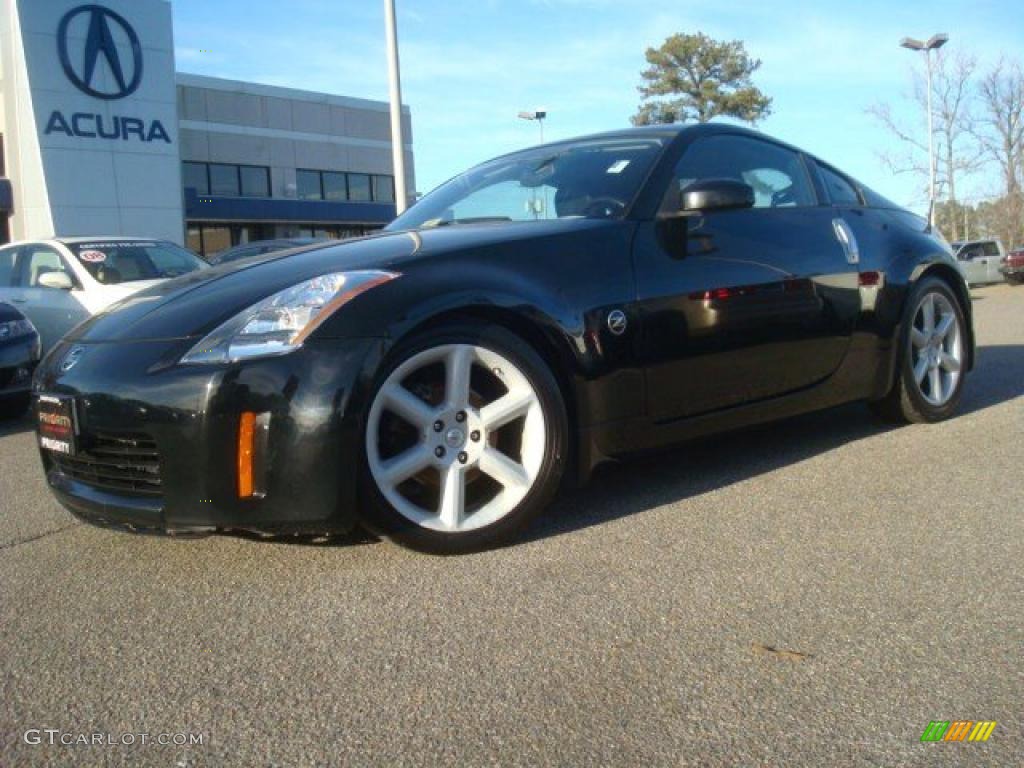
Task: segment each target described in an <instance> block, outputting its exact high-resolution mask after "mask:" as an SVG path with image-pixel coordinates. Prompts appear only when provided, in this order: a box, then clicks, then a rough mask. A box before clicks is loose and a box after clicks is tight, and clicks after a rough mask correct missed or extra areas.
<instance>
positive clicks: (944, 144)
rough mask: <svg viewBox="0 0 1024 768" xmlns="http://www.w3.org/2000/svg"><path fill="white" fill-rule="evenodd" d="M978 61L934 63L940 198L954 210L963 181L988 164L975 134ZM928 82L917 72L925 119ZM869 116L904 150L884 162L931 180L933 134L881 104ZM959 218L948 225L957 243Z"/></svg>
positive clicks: (948, 58) (958, 58) (962, 58)
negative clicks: (974, 84) (930, 140)
mask: <svg viewBox="0 0 1024 768" xmlns="http://www.w3.org/2000/svg"><path fill="white" fill-rule="evenodd" d="M976 68H977V62H976V61H975V59H974V57H973V56H967V55H964V54H962V53H958V54H956V55H949V54H947V53H946V52H944V51H938V52H936V54H935V59H934V61H933V64H932V117H933V120H934V137H935V154H936V161H935V164H936V180H935V184H936V195H937V196H942V195H945V197H946V200H947V202H948V203H949V205H948V206H947V208H948V210H950V211H952V210H956V209H957V181H958V180H959V179H962V178H963V177H964V176H965V175H968V174H970V173H973V172H974V171H976V170H977V169H978V168H979V167H980V166H981V164H982V158H981V153H980V152H979V150H978V147H977V142H976V141H975V139H974V134H973V130H972V129H973V115H972V92H971V81H972V79H973V77H974V72H975V69H976ZM927 87H928V86H927V79H926V77H925V75H924V74H923V72H922V71H921V69H920V68H917V67H915V68H914V70H913V90H912V92H911V96H910V98H911V100H912V101H913V102H914V103H915V104H916V105H917V106H918V107H919V108H920V111H921V114H922V115H923V116H924V119H927V115H928V91H927ZM868 113H869V114H871V115H874V117H875V118H877V119H878V121H879V122H880V123H881V124H882V125H883V126H884V127H885V128H886V129H887V130H888V131H889V133H891V134H892V135H893V136H895V137H896V138H897V139H898V140H899V141H900V142H901V143H902V145H903V151H902V152H897V153H882V154H881V159H882V162H883V163H884V164H885V165H886V167H888V168H889V170H890V171H892V172H893V173H899V174H903V173H912V174H914V175H915V176H919V177H921V178H922V179H927V178H928V175H929V173H928V136H927V131H925V130H922V129H920V128H919V127H917V126H916V125H915V126H906V125H903V124H902V123H900V122H899V121H898V120H897V119H896V118H895V117H893V114H892V108H891V106H890V105H889V104H886V103H878V104H874V105H872V106H871V107H869V108H868ZM958 218H959V217H956V216H950V217H949V219H948V222H944V223H946V224H947V225H948V226H949V230H947V231H949V232H950V233H951V234H952V238H953V239H954V240H955V239H957V236H958V231H959V229H960V227H959V223H958Z"/></svg>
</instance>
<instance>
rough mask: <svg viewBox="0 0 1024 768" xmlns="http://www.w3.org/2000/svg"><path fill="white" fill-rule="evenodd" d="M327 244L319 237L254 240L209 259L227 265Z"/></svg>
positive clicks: (227, 249) (215, 263) (213, 262)
mask: <svg viewBox="0 0 1024 768" xmlns="http://www.w3.org/2000/svg"><path fill="white" fill-rule="evenodd" d="M323 242H327V241H326V240H324V239H323V238H319V237H293V238H288V239H281V240H254V241H252V242H251V243H243V244H241V245H236V246H234V247H232V248H226V249H224V250H223V251H220V252H219V253H215V254H214V255H213V256H211V257H210V263H211V264H214V265H217V264H227V263H228V262H231V261H241V260H242V259H249V258H252V257H253V256H262V255H263V254H265V253H274V252H276V251H287V250H289V249H291V248H301V247H303V246H306V245H314V244H316V243H323Z"/></svg>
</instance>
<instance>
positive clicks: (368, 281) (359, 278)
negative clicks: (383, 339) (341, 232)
mask: <svg viewBox="0 0 1024 768" xmlns="http://www.w3.org/2000/svg"><path fill="white" fill-rule="evenodd" d="M396 277H398V274H397V273H395V272H381V271H377V270H365V271H360V272H334V273H332V274H329V275H321V276H320V277H314V278H313V279H312V280H306V281H305V282H303V283H299V284H298V285H293V286H292V287H291V288H286V289H284V290H283V291H280V292H279V293H275V294H274V295H273V296H268V297H267V298H265V299H264V300H263V301H261V302H258V303H256V304H253V305H252V306H251V307H249V308H248V309H245V310H243V311H241V312H239V313H238V314H237V315H235V316H234V317H233V318H231V319H230V320H228V321H227V322H226V323H224V324H222V325H221V326H219V327H218V328H216V329H215V330H214V331H213V332H212V333H210V334H208V335H207V336H206V338H204V339H203V340H202V341H200V342H199V343H198V344H196V345H195V346H194V347H192V349H190V350H189V351H188V353H187V354H186V355H185V356H184V357H183V358H181V362H183V363H226V362H231V361H234V360H246V359H249V358H253V357H269V356H271V355H285V354H287V353H289V352H292V351H294V350H296V349H298V348H299V347H300V346H302V342H303V341H305V339H306V337H307V336H309V334H311V333H312V332H313V331H314V330H315V329H316V327H317V326H319V325H320V324H321V323H322V322H323V321H324V320H326V319H327V318H328V317H330V316H331V315H332V314H333V313H334V311H335V310H336V309H338V308H339V307H341V306H342V305H344V304H345V303H347V302H348V301H351V300H352V299H354V298H355V297H356V296H358V295H359V294H360V293H363V292H364V291H368V290H369V289H370V288H373V287H374V286H377V285H380V284H381V283H386V282H388V281H389V280H394V279H395V278H396Z"/></svg>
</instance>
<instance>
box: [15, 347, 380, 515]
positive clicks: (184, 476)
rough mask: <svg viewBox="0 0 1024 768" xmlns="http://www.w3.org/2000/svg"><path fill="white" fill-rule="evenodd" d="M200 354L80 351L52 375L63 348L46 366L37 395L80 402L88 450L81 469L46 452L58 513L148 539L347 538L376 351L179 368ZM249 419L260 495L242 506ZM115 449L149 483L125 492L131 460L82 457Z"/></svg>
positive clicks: (304, 353)
mask: <svg viewBox="0 0 1024 768" xmlns="http://www.w3.org/2000/svg"><path fill="white" fill-rule="evenodd" d="M194 343H195V340H194V339H191V340H189V339H185V340H175V341H154V342H118V343H93V344H84V345H82V346H83V347H85V351H84V353H83V354H82V355H81V357H80V358H79V360H78V362H77V363H76V364H75V365H74V366H73V367H72V368H71V369H70V370H68V371H66V372H61V371H60V363H61V362H62V361H63V359H64V357H65V355H66V354H67V351H68V349H69V346H70V345H69V344H68V343H63V342H62V343H61V344H59V345H57V346H56V347H55V348H54V349H53V351H52V352H51V353H50V354H48V355H47V357H46V358H45V359H44V360H43V362H42V364H41V365H40V367H39V369H38V371H37V373H36V376H35V380H34V383H33V392H34V394H35V395H37V396H38V395H39V394H43V393H45V394H54V395H63V396H70V397H72V398H73V399H74V403H75V416H76V421H77V429H78V442H79V445H80V448H81V449H82V450H83V454H81V455H80V456H79V457H76V461H78V462H79V463H73V462H69V460H68V459H66V458H64V457H60V456H56V455H55V454H51V453H50V452H49V451H44V450H40V454H41V457H42V462H43V468H44V470H45V472H46V478H47V482H48V484H49V486H50V488H51V490H52V491H53V493H54V495H55V496H56V497H57V499H58V500H59V501H60V503H61V504H63V505H64V507H66V508H67V509H68V510H69V511H70V512H72V513H73V514H74V515H76V516H77V517H79V518H82V519H84V520H87V521H88V522H93V523H97V524H100V525H106V526H113V527H122V528H126V529H129V530H136V531H142V532H154V533H203V532H210V531H214V530H224V529H233V530H234V529H238V530H251V531H261V532H268V533H291V532H295V533H325V532H344V531H347V530H349V529H351V528H352V526H353V525H354V523H355V519H356V500H357V494H356V489H357V480H358V467H359V462H360V460H361V459H360V457H361V450H360V448H361V429H360V423H361V420H360V414H361V412H362V404H363V398H364V396H365V389H366V386H367V384H368V382H369V377H370V376H371V375H372V372H373V371H374V370H375V368H376V365H377V362H378V361H379V359H380V352H381V348H382V342H381V341H380V340H377V339H348V340H318V341H315V342H314V341H309V342H307V343H306V344H305V345H304V346H303V347H302V348H300V349H298V350H296V351H295V352H293V353H292V354H289V355H284V356H281V357H274V358H267V359H263V360H252V361H247V362H244V363H235V364H226V365H217V366H181V365H176V364H174V361H176V360H178V359H179V358H180V356H181V355H182V354H183V353H184V352H185V351H186V350H187V349H189V348H190V347H191V345H192V344H194ZM243 412H253V413H256V414H259V415H261V416H262V423H264V424H265V425H266V432H265V437H264V439H263V440H262V441H261V443H260V451H261V452H262V453H261V455H260V456H259V463H258V467H259V472H260V478H259V486H260V493H259V494H257V495H254V496H250V497H246V498H239V495H238V487H239V486H238V431H239V421H240V417H241V414H242V413H243ZM103 441H105V442H103ZM111 441H122V442H123V445H127V446H133V445H142V444H144V445H145V446H147V450H151V451H153V453H155V456H156V457H157V458H156V459H154V463H155V464H154V466H151V467H149V469H150V470H151V471H153V472H154V476H153V477H154V479H152V480H150V481H149V482H148V483H147V484H145V485H144V487H143V488H142V489H140V488H139V487H136V486H137V484H135V483H129V482H126V481H125V480H124V478H125V477H126V476H128V477H130V476H133V473H134V474H138V473H137V472H135V470H132V469H125V468H124V467H125V466H126V464H125V463H124V462H127V461H128V460H127V459H123V460H122V459H118V458H117V456H116V455H115V456H114V458H112V459H111V458H110V456H109V454H104V455H105V456H106V458H104V459H103V461H105V462H107V463H106V464H86V463H84V462H86V461H92V460H93V459H94V458H95V456H93V457H91V458H90V453H95V454H96V455H97V456H98V455H100V454H102V453H103V451H104V450H107V451H109V450H110V449H109V447H108V448H106V449H104V448H103V446H107V445H108V444H109V443H110V442H111ZM116 445H117V444H116V443H115V446H116ZM96 446H100V447H96ZM124 450H126V451H128V450H135V449H132V448H125V449H124ZM111 462H113V463H111ZM80 467H85V469H84V470H82V471H79V468H80ZM156 468H158V470H157V469H156Z"/></svg>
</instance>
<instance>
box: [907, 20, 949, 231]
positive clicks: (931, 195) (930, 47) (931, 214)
mask: <svg viewBox="0 0 1024 768" xmlns="http://www.w3.org/2000/svg"><path fill="white" fill-rule="evenodd" d="M947 42H949V35H947V34H943V33H939V34H937V35H932V36H931V38H929V39H928V40H926V41H924V42H922V41H920V40H915V39H914V38H912V37H904V38H903V39H902V40H900V45H901V46H902V47H904V48H906V49H907V50H909V51H924V58H925V62H926V63H927V68H928V202H929V204H928V223H929V224H930V225H931V226H933V227H934V226H935V136H934V134H933V133H932V51H937V50H938V49H939V48H941V47H942V46H944V45H945V44H946V43H947Z"/></svg>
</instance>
